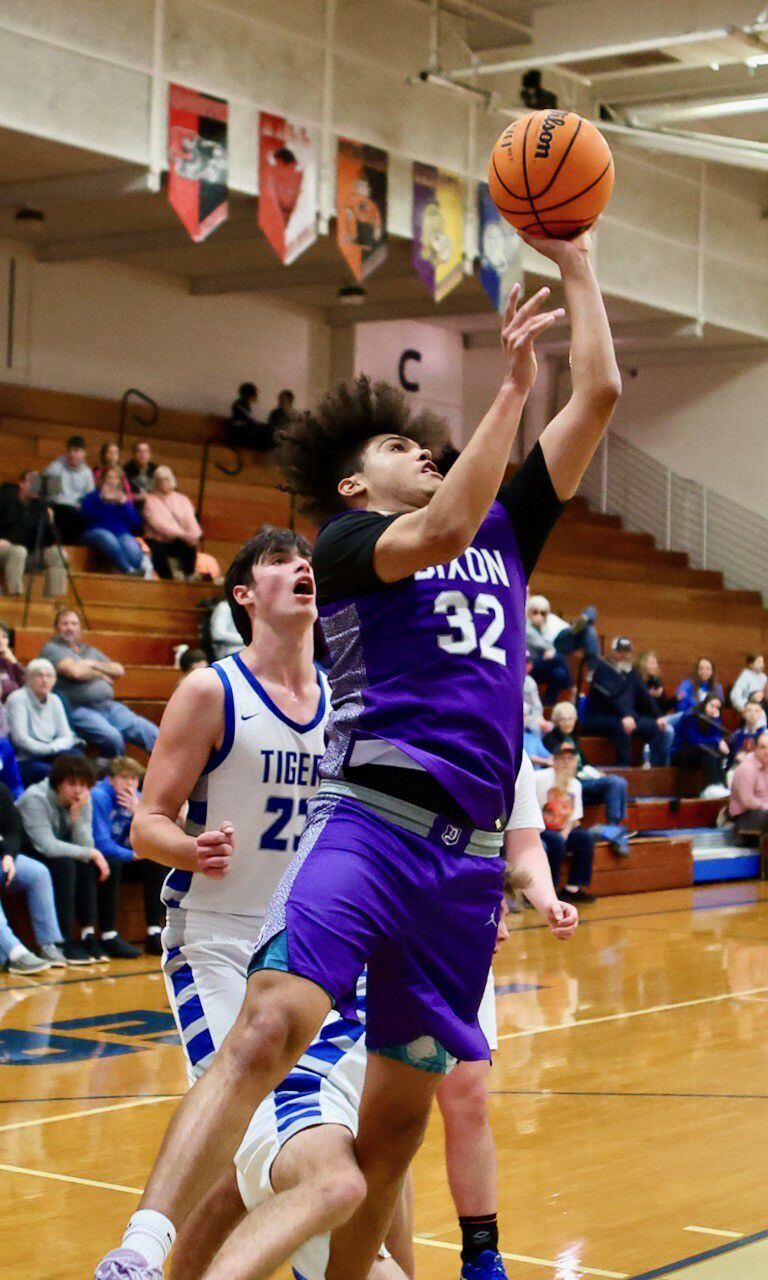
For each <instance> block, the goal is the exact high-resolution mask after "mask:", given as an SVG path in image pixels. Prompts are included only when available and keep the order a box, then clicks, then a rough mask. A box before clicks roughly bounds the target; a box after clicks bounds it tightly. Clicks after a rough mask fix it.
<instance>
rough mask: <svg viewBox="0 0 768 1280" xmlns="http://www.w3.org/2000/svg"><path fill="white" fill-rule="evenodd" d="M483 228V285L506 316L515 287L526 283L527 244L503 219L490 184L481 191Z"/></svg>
mask: <svg viewBox="0 0 768 1280" xmlns="http://www.w3.org/2000/svg"><path fill="white" fill-rule="evenodd" d="M477 202H478V217H479V226H480V283H481V284H482V286H483V288H484V289H485V292H486V293H487V294H488V297H489V298H490V299H491V302H492V303H493V305H494V307H495V308H496V310H497V311H498V312H499V313H500V314H502V315H503V313H504V310H505V308H506V305H507V302H508V301H509V295H510V293H511V292H512V286H513V284H516V283H520V284H522V281H523V255H522V248H523V242H522V240H521V239H520V237H519V235H517V233H516V232H515V230H514V229H513V228H512V227H511V226H510V225H509V223H508V222H507V221H506V219H505V218H502V216H501V214H500V213H499V211H498V209H497V208H496V205H495V204H494V203H493V200H492V199H491V193H490V190H489V187H488V183H487V182H481V183H480V185H479V186H478V188H477Z"/></svg>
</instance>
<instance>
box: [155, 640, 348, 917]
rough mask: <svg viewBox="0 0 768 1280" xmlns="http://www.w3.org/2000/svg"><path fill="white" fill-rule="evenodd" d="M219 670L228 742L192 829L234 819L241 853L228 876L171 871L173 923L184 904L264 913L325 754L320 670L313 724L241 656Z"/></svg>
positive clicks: (206, 774) (202, 786)
mask: <svg viewBox="0 0 768 1280" xmlns="http://www.w3.org/2000/svg"><path fill="white" fill-rule="evenodd" d="M212 670H214V671H215V672H216V674H217V675H218V677H219V679H220V680H221V683H222V685H223V687H224V739H223V741H222V744H221V747H220V748H219V749H218V750H214V751H213V752H212V753H211V756H210V758H209V760H208V763H207V765H206V767H205V770H204V771H203V773H202V775H201V777H200V778H199V779H198V781H197V783H196V784H195V786H194V788H193V790H192V793H191V795H190V798H189V813H188V816H187V822H186V830H187V832H188V833H189V834H190V835H199V834H200V832H202V831H207V830H212V829H214V828H216V827H217V826H219V824H220V823H222V822H225V821H226V822H231V823H232V825H233V827H234V844H235V852H234V855H233V857H232V863H231V867H230V871H229V874H228V875H227V876H225V878H224V879H223V880H212V879H211V878H210V877H208V876H204V875H202V874H201V873H199V872H192V871H179V870H176V871H172V872H171V873H170V875H169V876H168V877H167V879H166V881H165V885H164V887H163V895H162V897H163V902H164V904H165V905H166V907H167V908H168V916H169V925H170V924H171V922H172V918H173V914H174V912H175V911H176V910H178V909H179V908H182V909H186V910H193V911H204V912H211V911H212V912H223V913H226V914H228V915H235V916H251V917H253V916H255V917H263V916H264V913H265V912H266V908H267V904H268V903H269V900H270V898H271V897H272V893H273V890H274V889H275V887H276V886H277V884H278V881H279V880H280V878H281V876H282V874H283V872H284V871H285V869H286V867H287V866H288V864H289V862H290V861H291V859H292V858H293V855H294V853H295V851H296V848H297V847H298V843H299V836H300V835H301V831H302V828H303V826H304V818H305V814H306V811H307V802H308V801H309V800H310V798H311V797H312V796H313V795H314V793H315V791H316V790H317V784H318V779H319V766H320V760H321V759H322V755H323V751H324V736H325V723H326V719H327V716H328V701H329V699H328V688H327V681H326V678H325V676H324V675H323V673H322V672H321V671H319V670H318V671H317V680H318V686H319V702H318V707H317V711H316V712H315V715H314V716H313V718H312V719H311V720H310V721H309V722H308V723H307V724H297V723H296V722H295V721H293V720H290V719H289V718H288V716H286V715H284V714H283V712H282V711H280V709H279V708H278V707H277V706H276V705H275V703H274V702H273V701H272V699H271V698H270V697H269V694H268V693H267V692H266V690H265V689H264V688H263V687H262V685H261V684H260V683H259V681H258V680H257V679H256V677H255V676H254V675H253V673H252V672H251V671H249V669H248V667H247V666H246V665H245V663H244V661H243V659H242V657H241V656H240V654H232V655H231V657H228V658H223V659H221V661H219V662H215V663H214V664H213V667H212Z"/></svg>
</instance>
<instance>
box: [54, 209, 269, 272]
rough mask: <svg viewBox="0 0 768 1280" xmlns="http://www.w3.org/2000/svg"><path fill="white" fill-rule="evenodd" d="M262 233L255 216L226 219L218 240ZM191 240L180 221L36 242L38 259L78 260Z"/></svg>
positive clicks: (173, 245)
mask: <svg viewBox="0 0 768 1280" xmlns="http://www.w3.org/2000/svg"><path fill="white" fill-rule="evenodd" d="M259 235H260V232H259V229H258V227H257V225H256V219H255V218H252V219H249V220H248V221H247V222H245V221H239V222H231V221H230V222H225V223H224V224H223V225H222V226H221V227H220V228H219V229H218V231H217V233H216V242H217V244H221V243H222V241H226V242H234V241H238V240H255V239H256V238H257V236H259ZM191 244H192V241H191V240H190V239H189V237H188V236H187V235H186V233H185V231H184V229H183V228H182V226H181V224H179V226H178V228H176V227H163V228H162V229H160V230H157V231H122V232H117V233H115V234H114V235H102V236H77V237H73V238H72V239H68V240H41V241H39V242H38V243H37V245H36V246H35V256H36V257H37V260H38V261H39V262H78V261H81V260H83V259H86V258H121V257H123V256H124V255H130V254H133V253H163V252H167V251H171V250H174V249H183V248H185V247H187V246H188V245H191Z"/></svg>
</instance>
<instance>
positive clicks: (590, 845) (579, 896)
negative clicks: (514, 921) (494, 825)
mask: <svg viewBox="0 0 768 1280" xmlns="http://www.w3.org/2000/svg"><path fill="white" fill-rule="evenodd" d="M577 767H578V756H577V754H576V751H575V749H574V747H573V746H572V745H571V743H569V742H561V743H560V745H559V746H558V748H557V750H556V752H555V754H554V757H553V763H552V768H551V769H540V770H539V772H538V773H537V774H536V794H537V796H538V799H539V804H540V806H541V811H542V814H543V817H544V825H545V830H544V831H543V832H542V836H541V839H542V843H543V845H544V848H545V850H546V853H547V859H548V861H549V866H550V870H551V871H552V880H553V881H554V885H555V889H557V887H558V885H559V884H560V875H561V871H562V866H563V862H564V860H565V858H566V857H570V859H571V868H570V872H569V874H568V880H567V882H566V884H565V887H564V888H563V889H560V890H559V891H558V893H559V896H560V897H561V898H564V899H565V900H566V901H567V902H594V900H595V899H594V898H593V896H592V894H591V893H588V892H587V890H586V885H588V884H589V882H590V880H591V879H592V860H593V856H594V841H593V840H592V837H591V835H590V834H589V832H588V831H584V830H583V829H582V828H581V827H580V826H579V823H580V822H581V819H582V818H583V816H584V805H583V802H582V796H581V784H580V783H579V782H578V780H577V778H576V769H577Z"/></svg>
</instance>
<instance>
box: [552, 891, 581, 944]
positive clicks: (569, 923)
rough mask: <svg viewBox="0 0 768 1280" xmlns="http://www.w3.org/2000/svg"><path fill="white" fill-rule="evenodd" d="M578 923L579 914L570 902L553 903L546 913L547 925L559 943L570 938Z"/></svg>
mask: <svg viewBox="0 0 768 1280" xmlns="http://www.w3.org/2000/svg"><path fill="white" fill-rule="evenodd" d="M578 923H579V913H578V911H577V910H576V908H575V907H574V905H573V903H572V902H560V901H559V900H558V901H557V902H554V903H553V904H552V906H551V907H550V908H549V910H548V911H547V924H548V925H549V927H550V929H551V931H552V933H553V934H554V935H555V937H556V938H559V940H560V941H561V942H567V941H568V939H569V938H572V937H573V935H574V933H575V932H576V929H577V927H578Z"/></svg>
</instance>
